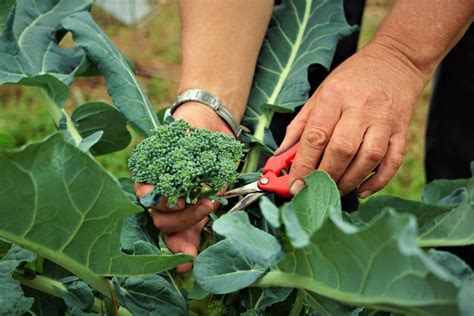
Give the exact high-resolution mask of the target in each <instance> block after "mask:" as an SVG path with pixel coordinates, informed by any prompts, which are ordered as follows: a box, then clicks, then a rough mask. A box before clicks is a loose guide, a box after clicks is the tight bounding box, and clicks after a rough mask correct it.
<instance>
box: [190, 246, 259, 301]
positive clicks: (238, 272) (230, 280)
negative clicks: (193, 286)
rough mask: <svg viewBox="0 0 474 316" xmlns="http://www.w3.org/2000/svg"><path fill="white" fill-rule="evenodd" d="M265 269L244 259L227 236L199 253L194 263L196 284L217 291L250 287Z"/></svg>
mask: <svg viewBox="0 0 474 316" xmlns="http://www.w3.org/2000/svg"><path fill="white" fill-rule="evenodd" d="M217 258H218V259H217ZM266 270H267V269H266V268H265V267H264V266H261V265H259V264H257V263H255V262H253V261H251V260H248V259H247V258H245V257H244V256H243V255H242V254H241V253H240V252H239V251H238V250H237V249H235V247H234V246H233V245H232V243H231V242H230V241H229V240H228V239H225V240H222V241H219V242H217V243H215V244H213V245H212V246H210V247H209V248H207V249H206V250H204V251H203V252H201V254H199V256H198V257H197V258H196V261H195V263H194V276H195V277H196V281H197V282H198V284H199V286H200V287H201V288H203V289H204V290H207V291H209V292H212V293H216V294H225V293H231V292H234V291H237V290H240V289H243V288H245V287H247V286H250V285H251V284H253V283H254V282H255V281H256V280H257V279H258V278H259V277H260V276H262V275H263V274H264V273H265V271H266Z"/></svg>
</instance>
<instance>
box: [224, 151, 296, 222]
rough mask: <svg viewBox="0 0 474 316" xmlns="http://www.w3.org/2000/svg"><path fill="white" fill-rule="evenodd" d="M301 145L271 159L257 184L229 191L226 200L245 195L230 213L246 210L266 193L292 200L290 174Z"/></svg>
mask: <svg viewBox="0 0 474 316" xmlns="http://www.w3.org/2000/svg"><path fill="white" fill-rule="evenodd" d="M298 147H299V143H296V144H295V145H293V146H292V147H291V148H290V149H288V150H287V151H285V152H283V153H281V154H279V155H278V156H272V157H270V158H269V159H268V160H267V162H266V163H265V166H264V167H263V175H262V177H260V179H258V180H257V181H255V182H252V183H249V184H246V185H244V186H241V187H238V188H235V189H232V190H230V191H227V192H226V193H224V194H223V195H222V196H223V197H226V198H230V197H234V196H242V195H245V197H244V198H242V200H240V201H239V202H238V203H237V204H236V205H235V206H234V207H233V208H232V209H231V210H230V211H229V213H230V212H234V211H238V210H242V209H244V208H246V207H247V206H248V205H250V204H252V203H253V202H255V201H256V200H258V199H259V198H260V197H261V196H262V195H264V194H266V193H274V194H275V195H276V196H278V197H281V198H286V199H290V198H291V197H292V196H293V195H292V194H291V193H290V188H289V186H288V176H289V175H288V172H289V171H290V168H291V165H292V164H293V159H295V156H296V152H297V151H298Z"/></svg>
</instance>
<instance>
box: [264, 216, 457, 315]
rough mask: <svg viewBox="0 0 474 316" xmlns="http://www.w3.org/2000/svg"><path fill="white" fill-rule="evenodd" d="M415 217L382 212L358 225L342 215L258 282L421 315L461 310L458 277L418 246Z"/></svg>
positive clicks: (347, 301)
mask: <svg viewBox="0 0 474 316" xmlns="http://www.w3.org/2000/svg"><path fill="white" fill-rule="evenodd" d="M416 233H417V229H416V221H415V219H414V217H413V216H411V215H407V214H397V213H395V212H393V211H388V212H383V213H382V214H380V215H379V216H378V217H376V218H374V220H373V221H372V222H371V223H370V224H367V225H366V226H363V227H362V228H358V227H355V226H352V225H351V224H349V223H347V222H343V221H342V219H341V218H340V216H339V214H337V213H336V212H331V213H330V218H329V219H328V220H327V221H326V222H325V223H324V224H323V226H321V228H320V229H319V230H318V231H316V232H315V233H314V235H313V237H312V238H311V244H310V245H309V246H308V247H305V248H303V249H296V250H294V251H292V252H291V253H289V254H288V255H287V257H286V258H285V259H284V260H283V261H282V262H281V263H280V264H279V271H271V272H269V273H267V274H266V275H265V276H264V277H263V278H261V279H260V280H259V281H258V282H257V284H258V285H261V286H286V287H297V288H302V289H305V290H308V291H311V292H314V293H317V294H319V295H323V296H326V297H329V298H332V299H335V300H338V301H341V302H345V303H348V304H353V305H364V306H367V307H371V308H375V309H383V310H389V311H395V312H404V313H409V314H417V315H418V314H419V315H454V314H456V313H457V312H458V307H457V295H458V293H459V289H460V286H461V282H460V281H459V279H458V278H457V277H456V276H454V275H453V274H451V273H450V272H449V270H448V269H445V268H443V267H441V266H440V265H439V264H437V263H436V261H434V260H432V259H430V258H429V257H428V256H426V255H425V254H424V253H423V252H422V251H421V250H420V249H419V248H418V247H417V246H416V242H415V238H416Z"/></svg>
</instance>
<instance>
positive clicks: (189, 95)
mask: <svg viewBox="0 0 474 316" xmlns="http://www.w3.org/2000/svg"><path fill="white" fill-rule="evenodd" d="M189 101H194V102H199V103H202V104H204V105H207V106H209V107H210V108H212V109H213V110H214V111H215V112H216V114H217V115H219V116H220V117H221V118H222V119H223V120H224V121H225V122H226V123H227V125H229V127H230V129H231V130H232V132H234V134H235V137H237V138H238V137H239V136H240V134H241V133H242V129H241V128H240V125H239V123H238V122H237V121H236V119H235V118H234V116H233V115H232V113H230V111H229V110H228V109H227V108H226V107H225V106H224V104H223V103H222V102H221V101H220V100H219V99H218V98H216V97H215V96H214V95H212V94H211V93H210V92H207V91H205V90H202V89H189V90H185V91H183V92H182V93H181V94H180V95H179V96H178V97H177V98H176V101H175V102H174V103H173V105H172V106H171V107H170V114H173V112H174V111H175V110H176V109H177V108H178V107H179V106H180V105H181V104H184V103H186V102H189Z"/></svg>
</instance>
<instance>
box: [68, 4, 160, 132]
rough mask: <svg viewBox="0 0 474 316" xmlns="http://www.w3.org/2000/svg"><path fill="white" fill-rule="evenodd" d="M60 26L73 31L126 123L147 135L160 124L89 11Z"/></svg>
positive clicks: (121, 57)
mask: <svg viewBox="0 0 474 316" xmlns="http://www.w3.org/2000/svg"><path fill="white" fill-rule="evenodd" d="M62 25H63V26H64V28H65V29H67V30H69V31H70V32H71V33H72V34H73V38H74V42H75V44H76V45H77V46H79V47H81V48H82V49H84V51H85V52H86V54H87V58H88V59H89V60H90V61H91V62H92V63H94V64H95V65H96V66H97V68H99V70H100V72H101V74H102V75H103V76H104V77H105V78H106V81H107V89H108V91H109V95H110V96H111V97H112V100H113V102H114V105H115V106H116V107H117V108H118V109H119V110H120V111H121V112H122V113H123V115H124V116H125V117H126V118H127V120H128V122H129V123H130V124H131V125H132V126H133V127H135V128H136V129H137V130H138V131H139V132H140V133H142V134H143V135H147V136H149V135H150V133H151V131H152V130H153V129H154V128H157V127H158V126H159V125H160V124H159V121H158V117H157V116H156V113H155V111H154V110H153V106H152V105H151V103H150V101H149V100H148V97H147V96H146V95H145V93H144V91H143V90H142V88H141V87H140V84H139V83H138V81H137V79H136V78H135V74H134V73H133V71H132V69H131V68H130V66H129V64H128V63H127V60H126V59H125V58H124V57H123V55H122V54H121V53H120V52H119V51H118V49H117V48H115V46H114V45H113V43H112V42H111V41H110V39H109V38H108V37H107V35H106V34H105V33H104V32H103V31H102V30H101V29H100V27H99V26H98V25H97V24H96V23H95V22H94V20H93V19H92V17H91V15H90V14H89V12H81V13H77V14H73V15H70V16H68V17H67V18H66V19H64V20H63V22H62Z"/></svg>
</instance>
